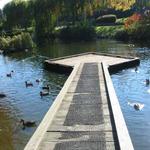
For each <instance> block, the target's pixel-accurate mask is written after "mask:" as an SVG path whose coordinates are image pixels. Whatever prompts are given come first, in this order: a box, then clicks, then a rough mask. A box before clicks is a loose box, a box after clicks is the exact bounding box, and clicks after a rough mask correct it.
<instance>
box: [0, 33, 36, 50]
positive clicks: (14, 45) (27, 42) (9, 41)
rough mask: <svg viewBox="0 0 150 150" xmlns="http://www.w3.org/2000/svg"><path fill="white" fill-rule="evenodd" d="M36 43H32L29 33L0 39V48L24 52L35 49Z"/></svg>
mask: <svg viewBox="0 0 150 150" xmlns="http://www.w3.org/2000/svg"><path fill="white" fill-rule="evenodd" d="M33 46H34V43H33V41H32V38H31V35H30V34H29V33H23V32H22V33H21V34H19V35H15V36H13V37H12V38H10V37H1V38H0V48H1V49H3V50H9V49H11V50H24V49H27V48H28V49H29V48H30V49H31V48H33Z"/></svg>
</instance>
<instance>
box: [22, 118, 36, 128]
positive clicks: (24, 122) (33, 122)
mask: <svg viewBox="0 0 150 150" xmlns="http://www.w3.org/2000/svg"><path fill="white" fill-rule="evenodd" d="M20 123H22V125H23V126H24V127H34V126H36V122H35V121H24V120H23V119H21V120H20Z"/></svg>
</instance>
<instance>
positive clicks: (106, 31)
mask: <svg viewBox="0 0 150 150" xmlns="http://www.w3.org/2000/svg"><path fill="white" fill-rule="evenodd" d="M119 30H123V26H121V25H120V26H99V27H96V35H97V37H98V38H114V37H115V35H116V33H117V32H118V31H119Z"/></svg>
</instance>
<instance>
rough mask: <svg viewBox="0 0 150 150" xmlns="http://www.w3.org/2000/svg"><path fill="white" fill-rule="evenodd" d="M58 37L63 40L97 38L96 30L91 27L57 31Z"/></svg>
mask: <svg viewBox="0 0 150 150" xmlns="http://www.w3.org/2000/svg"><path fill="white" fill-rule="evenodd" d="M57 37H58V38H60V39H61V40H65V41H66V40H75V41H78V40H85V41H88V40H92V39H93V38H94V37H95V29H94V28H93V27H91V26H86V25H80V26H69V27H65V28H62V29H60V30H59V31H57Z"/></svg>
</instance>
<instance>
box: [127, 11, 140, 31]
mask: <svg viewBox="0 0 150 150" xmlns="http://www.w3.org/2000/svg"><path fill="white" fill-rule="evenodd" d="M141 19H142V16H141V15H140V14H138V13H135V14H133V15H132V16H131V17H129V18H128V19H127V20H126V21H125V23H124V24H125V28H126V29H129V28H132V25H134V24H135V23H137V22H139V21H140V20H141Z"/></svg>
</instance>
